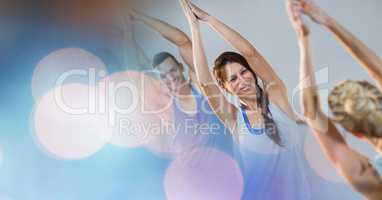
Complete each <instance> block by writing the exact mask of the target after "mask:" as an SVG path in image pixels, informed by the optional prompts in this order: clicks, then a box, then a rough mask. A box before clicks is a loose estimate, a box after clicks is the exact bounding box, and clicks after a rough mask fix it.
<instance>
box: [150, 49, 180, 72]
mask: <svg viewBox="0 0 382 200" xmlns="http://www.w3.org/2000/svg"><path fill="white" fill-rule="evenodd" d="M167 58H171V59H173V60H174V61H175V62H176V63H179V62H178V60H177V59H176V58H175V56H173V55H172V54H171V53H168V52H165V51H163V52H159V53H157V54H155V55H154V57H153V67H154V68H156V67H157V66H158V65H160V64H161V63H163V62H164V61H165V60H166V59H167Z"/></svg>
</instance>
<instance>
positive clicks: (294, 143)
mask: <svg viewBox="0 0 382 200" xmlns="http://www.w3.org/2000/svg"><path fill="white" fill-rule="evenodd" d="M269 110H270V112H271V114H272V117H273V120H274V121H275V123H276V125H277V128H278V132H279V135H280V137H281V142H282V145H283V147H280V146H279V145H277V144H276V143H274V142H273V141H272V140H271V139H270V138H269V137H268V136H267V135H266V134H265V133H262V134H261V135H254V134H252V133H251V132H250V131H249V130H248V128H247V126H246V123H245V121H244V117H243V114H242V112H241V110H240V109H239V111H238V113H237V127H236V131H237V132H236V133H237V134H239V141H240V147H241V148H246V149H247V150H250V151H254V152H256V153H261V154H278V153H280V152H283V151H288V150H292V149H293V148H296V147H301V146H302V145H303V143H304V138H305V136H306V134H309V133H308V131H309V129H308V127H307V126H306V125H299V124H297V123H296V122H295V121H293V120H291V119H290V118H289V117H288V116H287V115H286V114H285V113H284V112H283V111H282V110H280V109H279V108H278V107H277V106H276V105H274V104H271V103H270V104H269Z"/></svg>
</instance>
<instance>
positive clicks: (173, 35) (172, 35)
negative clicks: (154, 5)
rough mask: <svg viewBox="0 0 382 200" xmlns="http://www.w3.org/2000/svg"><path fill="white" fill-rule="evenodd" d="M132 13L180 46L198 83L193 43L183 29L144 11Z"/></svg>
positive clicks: (137, 18)
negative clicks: (145, 13) (143, 12)
mask: <svg viewBox="0 0 382 200" xmlns="http://www.w3.org/2000/svg"><path fill="white" fill-rule="evenodd" d="M131 13H132V15H133V16H134V18H135V19H136V20H138V21H142V22H143V23H144V24H145V25H147V26H148V27H150V28H151V29H153V30H155V31H157V32H158V33H159V34H161V35H162V36H163V37H164V38H165V39H167V40H168V41H170V42H171V43H173V44H174V45H176V46H177V47H178V49H179V52H180V55H181V56H182V58H183V60H184V62H185V63H186V64H187V66H188V67H189V70H190V71H189V73H190V78H191V81H193V82H194V83H196V80H194V77H195V69H194V64H193V56H192V43H191V40H190V39H189V38H188V36H187V35H186V34H185V33H184V32H183V31H181V30H179V29H178V28H176V27H174V26H172V25H170V24H168V23H166V22H164V21H161V20H159V19H156V18H153V17H150V16H147V15H144V14H142V13H138V12H136V11H131Z"/></svg>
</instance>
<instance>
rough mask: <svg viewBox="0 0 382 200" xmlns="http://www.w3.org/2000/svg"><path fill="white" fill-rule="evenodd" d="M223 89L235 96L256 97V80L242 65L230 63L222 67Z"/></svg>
mask: <svg viewBox="0 0 382 200" xmlns="http://www.w3.org/2000/svg"><path fill="white" fill-rule="evenodd" d="M224 71H225V81H224V87H225V89H226V90H227V91H228V92H229V93H231V94H233V95H236V96H239V97H241V96H249V95H256V79H255V77H254V75H253V74H252V72H251V71H250V70H249V69H247V68H245V67H244V66H243V65H241V64H239V63H236V62H232V63H228V64H226V65H225V66H224Z"/></svg>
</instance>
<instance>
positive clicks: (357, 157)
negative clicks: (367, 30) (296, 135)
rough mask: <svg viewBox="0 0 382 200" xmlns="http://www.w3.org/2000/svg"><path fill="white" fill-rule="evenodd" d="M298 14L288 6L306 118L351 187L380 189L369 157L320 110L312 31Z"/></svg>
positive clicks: (295, 9) (290, 5)
mask: <svg viewBox="0 0 382 200" xmlns="http://www.w3.org/2000/svg"><path fill="white" fill-rule="evenodd" d="M289 2H292V1H289ZM298 10H299V6H293V4H291V3H289V4H288V12H289V18H290V20H291V22H292V24H293V26H294V28H295V30H296V32H297V36H298V42H299V47H300V84H301V96H300V98H301V103H302V108H303V111H304V116H305V117H306V120H307V122H308V124H309V126H310V127H311V129H312V130H313V132H314V135H315V137H316V139H317V140H318V142H319V144H320V146H321V148H322V150H323V151H324V152H325V154H326V155H327V157H328V158H329V160H330V161H331V162H332V163H333V164H334V165H335V167H336V168H337V169H338V171H339V172H341V174H343V176H345V177H346V179H347V180H348V181H349V183H350V184H352V185H353V186H354V187H355V188H356V189H357V190H359V191H360V192H362V193H364V194H365V193H367V192H365V191H364V190H363V189H362V187H363V186H364V184H365V183H366V182H367V183H371V185H373V183H374V186H375V188H377V187H378V186H377V184H378V177H377V176H375V173H373V172H375V171H374V169H373V168H372V167H371V166H370V164H369V162H368V159H367V157H365V156H363V155H361V154H359V153H358V152H356V151H354V150H352V149H351V148H350V147H349V146H348V145H347V143H346V141H345V139H344V138H343V136H342V135H341V134H340V133H339V131H338V130H337V128H336V127H335V126H334V124H333V123H332V122H331V121H330V120H329V118H328V117H327V116H326V115H325V114H324V113H323V112H322V110H321V106H320V101H319V95H318V92H317V86H316V80H315V76H314V67H313V61H312V53H311V47H310V42H309V29H308V28H307V26H306V25H305V24H304V23H303V22H302V20H301V18H300V14H299V13H298ZM379 187H380V186H379Z"/></svg>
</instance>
